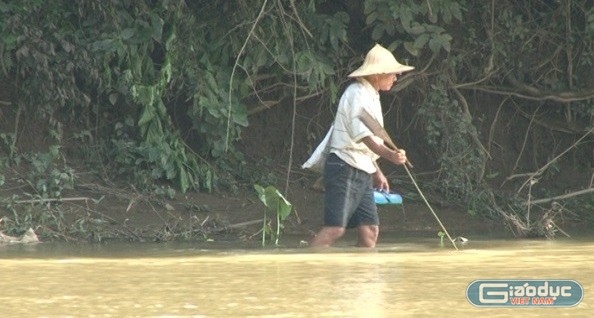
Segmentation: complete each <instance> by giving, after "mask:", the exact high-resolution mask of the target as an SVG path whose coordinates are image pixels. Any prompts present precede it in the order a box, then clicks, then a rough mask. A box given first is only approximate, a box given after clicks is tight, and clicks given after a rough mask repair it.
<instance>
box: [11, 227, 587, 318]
mask: <svg viewBox="0 0 594 318" xmlns="http://www.w3.org/2000/svg"><path fill="white" fill-rule="evenodd" d="M229 245H231V244H229ZM222 247H224V244H222V245H218V246H216V245H215V247H214V248H213V247H212V246H209V245H206V246H201V247H197V246H196V245H192V244H185V245H153V244H131V245H80V246H78V245H75V246H73V245H66V244H39V245H33V246H0V284H1V287H2V290H1V293H0V304H1V308H2V309H1V313H2V314H1V316H2V317H250V316H252V317H511V316H520V315H521V316H523V317H543V316H566V317H590V316H591V311H592V308H591V306H592V304H593V303H594V302H593V301H594V296H592V294H591V291H592V290H593V287H594V275H593V274H594V271H593V268H594V253H593V252H594V243H593V242H592V241H591V240H589V239H582V240H573V239H572V240H558V241H544V240H542V241H540V240H534V241H531V240H485V241H476V240H473V241H471V242H470V244H468V245H466V246H464V247H463V249H462V250H461V251H459V252H456V251H454V250H453V249H448V248H439V247H438V246H436V244H435V239H423V238H418V239H415V240H413V241H408V242H403V241H398V240H394V242H390V241H389V240H384V242H383V243H382V244H381V245H379V247H378V249H377V250H375V251H362V250H359V249H353V248H350V247H346V246H345V247H338V248H333V249H329V250H325V251H323V252H320V251H312V250H309V249H301V248H287V249H276V250H271V249H268V250H261V249H256V248H250V249H242V250H230V249H224V248H222ZM513 278H516V279H522V278H531V279H574V280H577V281H578V282H579V283H580V284H581V285H582V286H583V289H584V299H583V301H582V302H581V303H580V304H579V305H578V306H577V307H574V308H503V309H493V308H489V309H486V308H477V307H474V306H472V305H470V304H469V303H468V301H467V300H466V296H465V291H466V287H467V286H468V284H469V283H470V282H472V281H474V280H476V279H513Z"/></svg>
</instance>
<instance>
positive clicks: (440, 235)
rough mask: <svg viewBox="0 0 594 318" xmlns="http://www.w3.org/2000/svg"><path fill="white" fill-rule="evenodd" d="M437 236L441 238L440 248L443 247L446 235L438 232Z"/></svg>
mask: <svg viewBox="0 0 594 318" xmlns="http://www.w3.org/2000/svg"><path fill="white" fill-rule="evenodd" d="M437 236H439V246H441V247H443V237H444V236H446V234H445V233H444V232H442V231H439V232H437Z"/></svg>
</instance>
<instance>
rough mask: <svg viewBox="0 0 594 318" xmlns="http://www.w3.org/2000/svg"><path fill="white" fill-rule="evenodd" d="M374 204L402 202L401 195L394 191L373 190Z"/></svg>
mask: <svg viewBox="0 0 594 318" xmlns="http://www.w3.org/2000/svg"><path fill="white" fill-rule="evenodd" d="M373 199H374V200H375V204H402V196H401V195H400V194H398V193H394V192H386V191H379V190H373Z"/></svg>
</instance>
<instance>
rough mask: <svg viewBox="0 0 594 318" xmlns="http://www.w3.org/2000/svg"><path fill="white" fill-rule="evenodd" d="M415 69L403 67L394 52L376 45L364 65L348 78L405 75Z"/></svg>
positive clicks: (366, 57)
mask: <svg viewBox="0 0 594 318" xmlns="http://www.w3.org/2000/svg"><path fill="white" fill-rule="evenodd" d="M413 69H414V67H412V66H407V65H402V64H400V63H398V61H396V58H395V57H394V55H392V52H390V51H388V50H387V49H385V48H384V47H383V46H381V45H379V44H376V45H375V46H374V47H373V48H372V49H371V50H369V52H367V55H366V56H365V60H364V61H363V64H362V65H361V66H360V67H359V68H358V69H356V70H355V71H354V72H352V73H351V74H349V76H348V77H360V76H367V75H373V74H393V73H403V72H406V71H411V70H413Z"/></svg>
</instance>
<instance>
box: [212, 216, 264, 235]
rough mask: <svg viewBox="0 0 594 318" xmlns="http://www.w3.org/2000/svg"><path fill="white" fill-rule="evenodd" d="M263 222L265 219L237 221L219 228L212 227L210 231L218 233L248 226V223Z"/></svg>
mask: <svg viewBox="0 0 594 318" xmlns="http://www.w3.org/2000/svg"><path fill="white" fill-rule="evenodd" d="M262 222H264V219H259V220H252V221H246V222H241V223H235V224H230V225H226V226H223V227H221V228H218V229H212V230H210V231H209V232H210V233H218V232H222V231H226V230H230V229H236V228H240V227H244V226H248V225H253V224H260V223H262Z"/></svg>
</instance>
